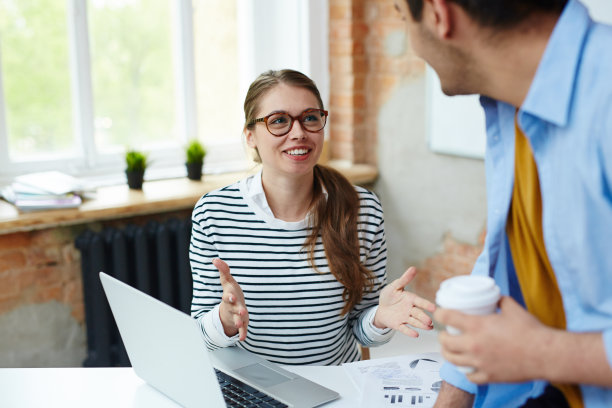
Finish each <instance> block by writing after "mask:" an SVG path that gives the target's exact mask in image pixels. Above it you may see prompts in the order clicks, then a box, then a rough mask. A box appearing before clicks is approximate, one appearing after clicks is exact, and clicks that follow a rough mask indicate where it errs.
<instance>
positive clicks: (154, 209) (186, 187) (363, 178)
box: [0, 162, 378, 234]
mask: <svg viewBox="0 0 612 408" xmlns="http://www.w3.org/2000/svg"><path fill="white" fill-rule="evenodd" d="M329 165H330V166H332V167H334V168H336V169H337V170H339V171H340V172H341V173H343V174H344V175H345V176H346V177H347V178H348V179H349V180H350V181H351V182H352V183H353V184H369V183H372V182H374V181H375V180H376V177H377V176H378V170H377V169H376V167H374V166H370V165H365V164H355V165H341V164H337V163H336V164H335V163H331V162H330V163H329ZM247 174H248V173H247V172H238V173H226V174H221V175H204V177H203V180H202V181H192V180H189V179H187V178H186V177H184V178H176V179H167V180H158V181H146V182H145V183H144V185H143V187H142V190H130V189H129V188H128V186H127V184H121V185H115V186H107V187H100V188H99V189H98V190H97V192H96V197H95V198H94V199H90V200H86V201H85V202H84V203H83V204H82V205H81V206H80V207H79V208H76V209H66V210H63V209H60V210H44V211H32V212H19V211H18V210H17V208H15V207H14V206H13V205H11V204H9V203H7V202H6V201H3V200H0V234H9V233H12V232H17V231H29V230H35V229H43V228H50V227H56V226H60V225H70V224H80V223H85V222H92V221H100V220H108V219H115V218H123V217H131V216H136V215H145V214H153V213H161V212H169V211H177V210H184V209H188V208H193V206H194V205H195V203H196V202H197V201H198V199H199V198H200V197H201V196H202V195H204V194H206V193H207V192H209V191H211V190H214V189H217V188H220V187H223V186H226V185H228V184H231V183H233V182H235V181H237V180H240V179H241V178H243V177H245V176H246V175H247Z"/></svg>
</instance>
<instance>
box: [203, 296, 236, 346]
mask: <svg viewBox="0 0 612 408" xmlns="http://www.w3.org/2000/svg"><path fill="white" fill-rule="evenodd" d="M220 306H221V304H217V305H215V307H213V308H212V309H211V310H209V311H208V312H206V314H204V315H203V316H202V317H201V318H200V324H201V327H202V332H203V333H205V334H206V336H207V337H208V338H209V341H210V343H212V344H214V345H216V346H218V347H229V346H233V345H234V344H236V342H237V341H238V339H239V335H238V334H236V335H235V336H232V337H228V336H227V335H226V334H225V331H224V330H223V324H222V323H221V318H220V317H219V308H220Z"/></svg>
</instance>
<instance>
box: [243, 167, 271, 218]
mask: <svg viewBox="0 0 612 408" xmlns="http://www.w3.org/2000/svg"><path fill="white" fill-rule="evenodd" d="M261 172H262V171H261V170H259V171H258V172H257V174H254V175H253V177H249V178H248V179H247V180H246V195H247V197H249V198H250V199H251V200H252V202H253V203H254V204H255V205H257V207H259V208H260V209H261V210H262V211H263V212H264V213H266V214H267V215H270V216H272V217H274V214H273V213H272V209H270V206H269V205H268V200H267V199H266V193H265V192H264V189H263V184H262V182H261Z"/></svg>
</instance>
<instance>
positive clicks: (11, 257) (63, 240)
mask: <svg viewBox="0 0 612 408" xmlns="http://www.w3.org/2000/svg"><path fill="white" fill-rule="evenodd" d="M76 233H78V228H52V229H46V230H42V231H30V232H18V233H13V234H6V235H0V314H3V313H6V312H8V311H10V310H12V309H14V308H16V307H18V306H20V305H26V304H35V303H45V302H49V301H52V300H56V301H58V302H60V303H64V304H67V305H70V309H71V312H72V316H73V317H74V318H75V319H76V320H77V321H78V322H79V323H83V318H84V309H83V290H82V284H81V267H80V264H79V260H80V257H79V255H78V252H77V250H76V249H75V248H74V238H75V236H76V235H75V234H76Z"/></svg>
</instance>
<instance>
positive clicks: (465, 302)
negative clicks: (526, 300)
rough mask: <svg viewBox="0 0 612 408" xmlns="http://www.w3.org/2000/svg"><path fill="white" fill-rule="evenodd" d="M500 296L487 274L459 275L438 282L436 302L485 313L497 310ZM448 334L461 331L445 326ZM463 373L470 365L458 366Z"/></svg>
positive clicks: (444, 305)
mask: <svg viewBox="0 0 612 408" xmlns="http://www.w3.org/2000/svg"><path fill="white" fill-rule="evenodd" d="M500 297H501V293H500V290H499V286H497V284H496V283H495V281H494V280H493V279H492V278H490V277H488V276H477V275H461V276H455V277H453V278H450V279H447V280H445V281H443V282H442V283H441V284H440V288H439V289H438V292H437V293H436V303H437V304H438V306H440V307H441V308H444V309H454V310H458V311H460V312H462V313H466V314H470V315H487V314H491V313H495V312H497V303H498V302H499V299H500ZM446 330H447V331H448V333H449V334H453V335H457V334H459V333H461V332H460V331H459V330H457V329H456V328H455V327H452V326H446ZM458 368H459V370H460V371H462V372H463V373H466V374H467V373H470V372H472V371H473V368H472V367H458Z"/></svg>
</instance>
